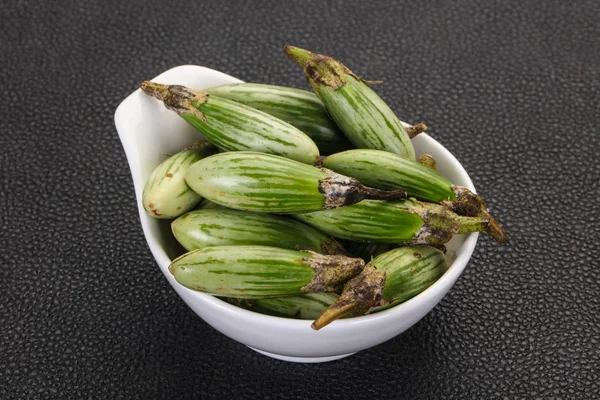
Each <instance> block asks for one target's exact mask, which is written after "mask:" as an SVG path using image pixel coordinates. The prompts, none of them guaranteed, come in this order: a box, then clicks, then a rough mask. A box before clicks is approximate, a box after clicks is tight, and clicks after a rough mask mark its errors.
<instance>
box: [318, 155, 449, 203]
mask: <svg viewBox="0 0 600 400" xmlns="http://www.w3.org/2000/svg"><path fill="white" fill-rule="evenodd" d="M323 166H324V167H325V168H329V169H331V170H332V171H335V172H337V173H339V174H343V175H347V176H351V177H353V178H356V179H358V180H359V181H360V182H361V183H362V184H364V185H368V186H373V187H376V188H379V189H387V190H397V189H401V190H406V192H407V193H408V195H409V196H412V197H416V198H418V199H420V200H425V201H431V202H435V203H438V202H440V201H442V200H454V199H456V194H455V193H454V187H455V186H454V185H453V184H452V182H450V181H449V180H448V179H446V178H444V177H443V176H442V175H440V174H439V173H438V172H436V171H435V170H433V169H431V168H427V167H426V166H424V165H421V164H419V163H416V162H414V161H411V160H409V159H407V158H405V157H402V156H399V155H398V154H394V153H390V152H387V151H381V150H370V149H357V150H348V151H344V152H341V153H337V154H332V155H330V156H329V157H326V158H325V159H324V160H323Z"/></svg>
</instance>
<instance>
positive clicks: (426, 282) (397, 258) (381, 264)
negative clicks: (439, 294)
mask: <svg viewBox="0 0 600 400" xmlns="http://www.w3.org/2000/svg"><path fill="white" fill-rule="evenodd" d="M446 268H447V266H446V257H445V256H444V253H442V252H441V251H439V250H438V249H436V248H434V247H431V246H405V247H398V248H396V249H393V250H390V251H388V252H386V253H383V254H381V255H379V256H377V257H375V258H374V259H373V261H371V262H370V263H369V264H367V266H365V268H364V270H363V271H362V272H361V273H360V274H359V275H357V276H356V277H354V278H352V279H350V280H349V281H348V283H347V284H346V285H345V286H344V290H343V292H342V294H341V295H340V297H339V298H338V300H337V301H336V302H335V303H334V304H333V305H331V306H330V307H328V308H327V309H326V310H325V311H323V313H321V315H319V317H317V319H316V320H315V322H314V323H313V325H312V327H313V329H321V328H322V327H324V326H325V325H327V324H329V323H331V322H332V321H334V320H336V319H338V318H340V317H343V316H346V315H351V316H357V315H363V314H365V313H368V312H373V311H375V310H381V308H383V307H391V306H395V305H397V304H399V303H402V302H404V301H406V300H408V299H410V298H412V297H414V296H416V295H418V294H419V293H421V292H423V291H424V290H425V289H427V288H428V287H430V286H431V285H433V284H434V283H435V282H436V281H437V280H438V279H439V278H440V277H441V276H442V275H443V274H444V272H445V271H446Z"/></svg>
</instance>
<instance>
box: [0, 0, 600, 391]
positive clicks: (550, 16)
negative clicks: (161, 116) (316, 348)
mask: <svg viewBox="0 0 600 400" xmlns="http://www.w3.org/2000/svg"><path fill="white" fill-rule="evenodd" d="M599 4H600V3H599V2H597V1H593V0H587V1H578V2H570V1H566V2H565V1H559V0H552V1H544V2H542V1H524V0H519V1H504V2H500V1H499V2H475V1H458V2H447V1H435V2H409V1H403V2H391V1H389V2H377V3H374V2H373V3H372V2H366V1H344V2H341V1H336V2H328V3H327V5H325V4H324V3H323V2H318V1H310V2H294V3H288V2H278V1H274V0H273V1H264V2H256V3H250V2H246V1H236V2H233V1H231V2H229V1H222V2H204V1H168V2H163V3H158V2H146V1H82V2H77V1H72V2H67V1H52V2H34V1H8V2H3V4H2V7H0V21H1V22H0V54H1V57H0V66H1V68H0V124H1V127H2V128H1V132H2V133H1V135H0V156H1V158H0V171H1V172H0V185H1V193H0V218H1V220H0V226H1V229H0V241H1V243H2V253H1V256H0V257H1V260H0V261H1V262H0V286H1V287H0V398H3V399H4V398H7V399H8V398H19V399H22V398H77V399H80V398H126V399H131V398H140V399H154V398H165V399H174V398H182V399H183V398H230V399H245V398H248V399H250V398H252V399H256V398H263V397H268V398H298V399H300V398H334V397H346V398H407V399H441V398H456V399H489V398H511V399H513V398H519V399H525V398H544V399H550V398H555V399H559V398H571V399H587V398H589V399H597V398H599V393H600V384H599V381H600V350H599V349H600V321H599V320H600V300H599V298H600V296H599V295H600V263H599V261H598V259H599V256H600V254H599V253H600V252H599V250H598V248H599V240H600V228H599V226H600V211H599V209H600V206H599V203H598V197H599V194H600V185H599V181H600V163H599V161H598V154H600V133H599V130H598V123H599V120H600V118H599V117H600V110H599V107H600V69H599V65H600V48H599V47H598V38H599V37H600V24H599V19H598V16H599V15H600V6H599ZM285 44H295V45H298V46H302V47H306V48H309V49H314V50H315V51H320V52H323V53H326V54H330V55H333V56H335V57H337V58H338V59H340V60H342V61H343V62H344V63H346V64H347V65H348V66H350V68H352V69H353V70H354V72H356V73H358V74H361V75H362V76H364V77H366V78H371V79H383V80H385V81H386V83H385V84H384V85H382V86H380V87H378V88H377V90H378V92H379V93H380V94H381V95H382V97H383V98H385V99H386V100H387V101H388V102H389V104H390V105H391V106H392V107H393V109H394V110H396V112H397V114H398V115H399V116H400V118H401V119H403V120H405V121H409V122H420V121H423V122H425V123H426V124H427V125H428V126H429V127H430V134H431V135H432V136H434V137H435V138H436V139H438V140H439V141H440V142H441V143H442V144H444V145H445V146H446V147H447V148H448V149H449V150H450V151H451V152H453V153H454V154H455V155H456V157H457V158H458V159H459V160H460V161H461V162H462V163H463V165H465V167H466V168H467V170H468V171H469V173H470V174H471V177H472V179H473V181H474V183H475V185H476V187H477V189H478V191H479V192H480V193H482V194H483V195H484V197H485V198H486V199H487V200H488V203H489V205H490V206H491V208H492V210H493V211H494V213H495V215H496V216H497V218H498V219H499V220H500V221H501V222H502V223H503V224H504V226H505V227H506V229H507V230H508V231H509V232H510V234H511V236H512V244H511V245H510V246H505V247H501V246H499V245H496V244H495V243H493V242H492V241H491V240H489V239H488V238H485V237H484V238H482V239H480V241H479V244H478V246H477V249H476V251H475V253H474V256H473V258H472V260H471V262H470V264H469V266H468V268H467V269H466V271H465V273H464V274H463V275H462V276H461V277H460V279H459V280H458V282H457V284H456V285H455V287H454V288H453V289H452V291H451V292H450V293H449V295H448V296H447V297H446V298H445V299H444V300H443V301H442V302H441V304H440V305H439V306H438V307H437V308H435V310H434V311H433V312H432V313H430V314H429V315H427V317H426V318H425V319H423V320H422V321H421V322H419V323H418V324H417V325H416V326H414V327H413V328H412V329H410V330H408V331H407V332H405V333H404V334H402V335H400V336H398V337H396V338H394V339H393V340H391V341H389V342H387V343H385V344H382V345H380V346H377V347H375V348H372V349H370V350H367V351H364V352H361V353H359V354H356V355H354V356H352V357H349V358H346V359H343V360H340V361H337V362H332V363H326V364H320V365H297V364H290V363H285V362H280V361H276V360H272V359H269V358H266V357H263V356H261V355H259V354H257V353H255V352H253V351H252V350H249V349H248V348H246V347H245V346H243V345H241V344H238V343H236V342H234V341H232V340H230V339H228V338H226V337H225V336H223V335H221V334H219V333H218V332H216V331H215V330H213V329H212V328H210V327H209V326H208V325H207V324H205V323H204V322H203V321H202V320H201V319H199V318H198V317H196V315H195V314H194V313H193V312H192V311H191V310H190V309H188V308H187V306H186V305H185V304H183V302H182V301H181V300H180V299H179V298H178V297H177V295H176V294H175V292H174V291H173V290H172V289H171V288H170V286H169V285H168V284H167V282H166V280H165V279H164V278H163V276H162V275H161V273H160V271H159V269H158V268H157V266H156V264H155V262H154V260H153V258H152V256H151V254H150V251H149V250H148V248H147V246H146V243H145V240H144V237H143V235H142V231H141V227H140V224H139V222H138V218H137V210H136V206H135V199H134V191H133V185H132V182H131V179H130V176H129V170H128V166H127V163H126V160H125V155H124V152H123V150H122V147H121V144H120V142H119V140H118V138H117V135H116V131H115V127H114V124H113V113H114V110H115V109H116V107H117V105H118V104H119V102H120V101H121V100H122V99H124V98H125V97H126V95H128V94H129V93H130V92H131V91H133V90H134V89H135V88H136V85H137V83H139V82H140V81H141V80H144V79H148V78H152V77H154V76H156V75H157V74H159V73H160V72H162V71H164V70H166V69H168V68H171V67H174V66H176V65H181V64H198V65H205V66H208V67H211V68H214V69H217V70H221V71H223V72H225V73H228V74H231V75H233V76H236V77H239V78H241V79H243V80H246V81H254V82H268V83H274V84H281V85H291V86H296V87H302V88H307V85H306V83H305V81H304V78H303V77H302V74H301V71H300V69H299V68H298V67H297V66H296V65H294V64H293V63H292V62H291V61H289V60H288V59H287V58H286V57H285V56H284V55H283V54H282V47H283V46H284V45H285Z"/></svg>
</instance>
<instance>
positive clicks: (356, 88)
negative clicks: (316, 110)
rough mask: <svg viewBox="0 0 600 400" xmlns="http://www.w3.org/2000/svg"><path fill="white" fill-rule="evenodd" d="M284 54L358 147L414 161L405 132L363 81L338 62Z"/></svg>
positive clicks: (290, 51)
mask: <svg viewBox="0 0 600 400" xmlns="http://www.w3.org/2000/svg"><path fill="white" fill-rule="evenodd" d="M285 53H286V54H287V55H288V56H289V57H290V58H291V59H292V60H294V61H295V62H296V63H298V64H299V65H300V66H302V67H303V68H304V72H305V74H306V78H307V79H308V82H309V83H310V85H311V86H312V88H313V90H314V91H315V93H316V94H317V96H319V97H320V98H321V100H322V101H323V104H324V105H325V108H326V109H327V112H328V113H329V116H330V117H331V118H332V119H333V120H334V121H335V123H336V125H337V126H338V127H339V128H340V129H341V130H342V131H343V132H344V134H345V135H346V137H347V138H348V139H349V140H350V141H351V142H352V143H353V144H354V145H355V146H356V147H357V148H367V149H378V150H385V151H390V152H392V153H397V154H400V155H401V156H404V157H407V158H408V159H410V160H413V161H414V160H415V150H414V148H413V145H412V142H411V141H410V137H409V135H408V133H407V131H406V128H405V127H404V126H403V125H402V123H401V122H400V120H399V119H398V117H396V115H395V114H394V112H393V111H392V110H391V109H390V107H389V106H388V105H387V104H386V103H385V102H384V101H383V100H382V99H381V97H379V96H378V95H377V93H375V92H374V91H373V90H372V89H371V88H369V86H367V83H368V81H365V80H363V79H361V78H359V77H358V76H356V75H355V74H354V73H352V71H350V70H349V69H348V68H346V67H345V66H344V65H343V64H342V63H340V62H339V61H337V60H335V59H333V58H331V57H329V56H325V55H321V54H315V53H312V52H310V51H308V50H304V49H300V48H298V47H294V46H286V47H285Z"/></svg>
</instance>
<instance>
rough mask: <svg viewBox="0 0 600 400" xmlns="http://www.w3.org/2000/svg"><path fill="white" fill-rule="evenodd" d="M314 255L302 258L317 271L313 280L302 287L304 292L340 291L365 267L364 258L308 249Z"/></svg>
mask: <svg viewBox="0 0 600 400" xmlns="http://www.w3.org/2000/svg"><path fill="white" fill-rule="evenodd" d="M306 253H309V254H311V255H312V257H306V258H303V259H302V262H303V263H305V264H308V265H310V267H311V268H312V269H313V271H315V275H314V276H313V278H312V280H311V281H310V282H309V283H308V284H307V285H306V286H304V287H303V288H302V292H304V293H318V292H339V291H340V290H341V289H342V287H343V285H344V282H346V281H347V280H348V279H350V278H352V277H354V276H356V275H358V274H359V273H360V272H361V271H362V270H363V268H364V267H365V261H364V260H363V259H362V258H350V257H346V256H341V255H330V256H326V255H323V254H319V253H315V252H313V251H308V250H307V251H306Z"/></svg>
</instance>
